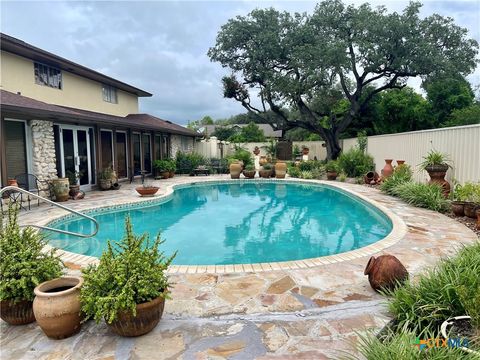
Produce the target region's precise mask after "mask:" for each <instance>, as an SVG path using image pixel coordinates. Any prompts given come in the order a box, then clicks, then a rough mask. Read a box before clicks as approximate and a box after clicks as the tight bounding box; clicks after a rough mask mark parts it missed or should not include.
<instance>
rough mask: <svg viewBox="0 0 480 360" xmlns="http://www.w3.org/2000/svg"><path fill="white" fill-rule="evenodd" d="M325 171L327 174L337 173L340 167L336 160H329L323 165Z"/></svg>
mask: <svg viewBox="0 0 480 360" xmlns="http://www.w3.org/2000/svg"><path fill="white" fill-rule="evenodd" d="M325 170H326V171H328V172H337V173H338V172H339V171H340V170H341V167H340V165H339V163H338V160H330V161H329V162H327V163H326V164H325Z"/></svg>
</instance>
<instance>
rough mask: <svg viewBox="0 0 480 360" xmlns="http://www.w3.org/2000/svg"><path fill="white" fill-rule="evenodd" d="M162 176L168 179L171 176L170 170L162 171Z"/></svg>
mask: <svg viewBox="0 0 480 360" xmlns="http://www.w3.org/2000/svg"><path fill="white" fill-rule="evenodd" d="M160 176H161V177H162V178H164V179H168V178H169V177H170V172H168V171H161V172H160Z"/></svg>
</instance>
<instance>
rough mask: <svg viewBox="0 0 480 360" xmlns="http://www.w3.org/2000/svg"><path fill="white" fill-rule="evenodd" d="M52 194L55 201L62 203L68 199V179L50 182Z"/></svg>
mask: <svg viewBox="0 0 480 360" xmlns="http://www.w3.org/2000/svg"><path fill="white" fill-rule="evenodd" d="M52 188H53V193H54V194H55V201H57V202H63V201H67V200H68V198H69V195H68V193H69V192H70V181H69V180H68V178H58V179H53V180H52Z"/></svg>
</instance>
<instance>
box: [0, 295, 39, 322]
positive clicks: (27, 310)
mask: <svg viewBox="0 0 480 360" xmlns="http://www.w3.org/2000/svg"><path fill="white" fill-rule="evenodd" d="M32 306H33V302H32V301H27V300H20V301H18V302H13V301H11V300H3V301H0V318H2V320H3V321H5V322H6V323H8V324H10V325H25V324H30V323H32V322H34V321H35V315H33V307H32Z"/></svg>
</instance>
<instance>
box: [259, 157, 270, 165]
mask: <svg viewBox="0 0 480 360" xmlns="http://www.w3.org/2000/svg"><path fill="white" fill-rule="evenodd" d="M266 163H268V160H267V157H266V156H260V166H263V165H265V164H266Z"/></svg>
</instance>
